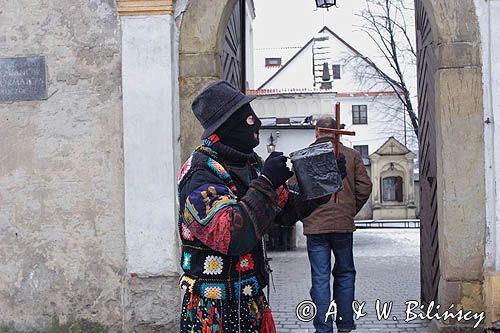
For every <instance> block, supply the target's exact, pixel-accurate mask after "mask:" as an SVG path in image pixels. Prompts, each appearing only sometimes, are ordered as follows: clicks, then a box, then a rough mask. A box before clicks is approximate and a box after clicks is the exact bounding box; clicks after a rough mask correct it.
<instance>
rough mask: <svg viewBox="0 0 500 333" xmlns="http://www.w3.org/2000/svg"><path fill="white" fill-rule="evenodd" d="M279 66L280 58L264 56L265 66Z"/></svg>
mask: <svg viewBox="0 0 500 333" xmlns="http://www.w3.org/2000/svg"><path fill="white" fill-rule="evenodd" d="M275 66H278V67H280V66H281V58H266V67H275Z"/></svg>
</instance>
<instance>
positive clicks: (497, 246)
mask: <svg viewBox="0 0 500 333" xmlns="http://www.w3.org/2000/svg"><path fill="white" fill-rule="evenodd" d="M475 4H476V13H477V15H478V20H479V27H480V31H481V48H482V62H483V96H484V112H485V115H484V119H485V121H486V120H487V119H488V118H489V120H490V123H489V124H488V123H485V125H484V128H485V135H484V139H485V159H486V165H485V170H486V218H487V227H488V232H487V239H486V263H485V264H486V267H487V268H493V269H494V270H499V269H500V202H499V200H500V198H499V195H498V192H497V191H498V184H500V144H498V143H499V142H500V62H498V59H500V49H499V48H498V46H497V44H498V41H499V40H500V21H499V20H498V19H496V18H495V15H498V13H500V1H498V0H486V1H484V0H475ZM495 143H496V145H495Z"/></svg>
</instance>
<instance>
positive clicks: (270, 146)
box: [267, 133, 276, 154]
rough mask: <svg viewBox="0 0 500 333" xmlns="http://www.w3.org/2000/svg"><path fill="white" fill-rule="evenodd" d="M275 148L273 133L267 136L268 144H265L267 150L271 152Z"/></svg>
mask: <svg viewBox="0 0 500 333" xmlns="http://www.w3.org/2000/svg"><path fill="white" fill-rule="evenodd" d="M275 150H276V144H275V143H274V138H273V133H271V135H270V136H269V144H268V145H267V152H268V153H269V154H271V153H272V152H274V151H275Z"/></svg>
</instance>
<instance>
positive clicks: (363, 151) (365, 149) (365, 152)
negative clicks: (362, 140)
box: [353, 145, 370, 165]
mask: <svg viewBox="0 0 500 333" xmlns="http://www.w3.org/2000/svg"><path fill="white" fill-rule="evenodd" d="M353 148H354V149H356V150H357V151H359V153H360V154H361V158H362V159H363V164H364V165H369V164H370V160H369V158H368V145H362V146H353Z"/></svg>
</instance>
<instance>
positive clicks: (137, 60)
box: [117, 16, 179, 276]
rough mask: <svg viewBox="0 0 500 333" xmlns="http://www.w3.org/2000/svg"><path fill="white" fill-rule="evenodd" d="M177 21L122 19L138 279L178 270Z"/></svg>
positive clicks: (128, 190) (132, 258)
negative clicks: (174, 47) (175, 35)
mask: <svg viewBox="0 0 500 333" xmlns="http://www.w3.org/2000/svg"><path fill="white" fill-rule="evenodd" d="M173 20H174V19H173V18H172V17H171V16H149V17H142V16H137V17H123V18H122V29H123V30H122V42H123V59H122V61H123V64H122V72H123V131H124V141H123V144H124V159H125V227H126V241H127V258H128V271H129V273H137V274H138V275H139V276H156V275H175V274H176V273H177V271H178V262H177V258H178V254H177V252H178V243H177V234H176V232H175V231H176V225H177V219H176V210H177V207H176V182H175V174H176V170H175V169H176V168H175V166H176V161H177V154H178V151H179V145H178V143H177V140H175V139H174V137H175V135H176V133H178V129H177V126H178V121H175V119H176V117H175V107H174V105H175V104H176V99H175V97H174V96H175V91H176V88H175V87H176V85H175V82H176V77H177V76H176V73H177V67H178V66H177V64H178V60H177V57H176V56H174V52H173V49H172V47H173V45H174V40H175V37H174V27H173V24H174V21H173ZM117 222H118V221H117Z"/></svg>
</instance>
